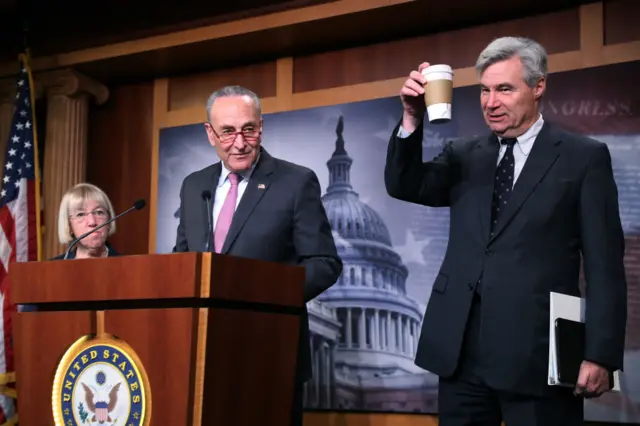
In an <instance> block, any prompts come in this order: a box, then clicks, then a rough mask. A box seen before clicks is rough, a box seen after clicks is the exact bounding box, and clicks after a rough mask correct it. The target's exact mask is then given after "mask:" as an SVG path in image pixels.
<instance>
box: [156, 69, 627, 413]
mask: <svg viewBox="0 0 640 426" xmlns="http://www.w3.org/2000/svg"><path fill="white" fill-rule="evenodd" d="M639 74H640V62H629V63H623V64H618V65H611V66H606V67H598V68H588V69H583V70H578V71H570V72H564V73H556V74H552V75H550V77H549V81H548V91H547V94H546V95H545V97H544V100H543V106H542V113H543V116H544V118H545V120H548V121H551V122H554V123H557V124H559V125H561V126H563V127H564V128H566V129H568V130H571V131H575V132H577V133H581V134H584V135H588V136H591V137H594V138H596V139H599V140H601V141H603V142H606V143H607V144H608V146H609V148H610V151H611V154H612V158H613V166H614V172H615V177H616V181H617V184H618V189H619V199H620V211H621V216H622V222H623V227H624V231H625V234H626V242H627V254H626V258H625V264H626V267H627V278H628V288H629V290H628V294H629V316H628V318H629V319H628V325H627V330H628V331H627V343H626V348H627V352H626V357H625V372H624V373H623V374H622V375H621V386H622V392H621V393H616V394H613V393H612V394H606V395H604V396H603V397H601V398H599V399H596V400H589V401H588V402H587V403H586V408H585V410H586V411H585V412H586V419H587V420H594V421H613V422H629V423H631V422H633V423H637V422H640V192H639V190H640V112H639V109H640V89H638V88H637V87H638V86H637V84H636V81H637V76H638V75H639ZM454 78H455V77H454ZM401 113H402V106H401V104H400V100H399V99H398V98H397V97H392V98H383V99H377V100H371V101H364V102H357V103H349V104H341V105H334V106H328V107H321V108H313V109H306V110H297V111H290V112H282V113H274V114H266V115H265V116H264V136H263V146H264V147H265V149H267V150H268V151H269V153H271V154H272V155H274V156H276V157H279V158H283V159H286V160H289V161H293V162H295V163H298V164H301V165H304V166H307V167H310V168H311V169H313V170H314V171H315V172H316V174H317V175H318V178H319V180H320V183H321V186H322V188H323V201H324V204H325V207H326V210H327V214H328V216H329V219H330V222H331V226H332V229H333V233H334V237H335V240H336V244H337V246H338V250H339V253H340V256H341V257H342V259H343V262H344V271H343V274H342V276H341V278H340V279H339V281H338V282H337V283H336V285H335V286H333V287H332V288H331V289H329V290H328V291H327V292H325V293H324V294H322V295H321V296H319V297H318V298H317V299H316V300H313V301H311V302H309V304H308V305H309V311H310V329H311V334H312V335H311V338H310V345H311V348H312V353H313V370H314V378H313V379H312V380H311V381H310V382H309V383H307V385H306V388H305V395H304V400H305V406H306V407H307V408H308V409H321V410H322V409H325V410H332V411H336V410H350V411H369V412H375V411H381V412H421V413H437V377H436V376H434V375H432V374H431V373H429V372H426V371H424V370H422V369H420V368H418V367H416V366H415V365H414V363H413V358H414V353H415V348H416V343H417V341H418V338H419V332H420V327H421V322H422V316H423V313H424V308H425V306H426V304H427V302H428V300H429V295H430V292H431V285H432V283H433V280H434V278H435V276H436V275H437V272H438V269H439V267H440V264H441V262H442V259H443V256H444V253H445V250H446V246H447V236H448V225H449V214H448V209H445V208H441V209H435V208H429V207H422V206H417V205H412V204H409V203H405V202H401V201H398V200H395V199H392V198H391V197H389V196H388V195H387V194H386V191H385V188H384V178H383V170H384V163H385V156H386V149H387V144H388V140H389V137H390V134H391V131H392V129H393V128H394V127H395V126H396V124H397V123H398V121H399V119H400V116H401ZM487 132H488V130H487V128H486V125H485V124H484V122H483V119H482V114H481V111H480V107H479V89H478V86H469V87H461V88H457V89H455V90H454V100H453V120H452V121H451V122H450V123H448V124H445V125H427V126H426V130H425V138H424V141H423V147H424V159H425V160H428V159H431V158H433V157H434V156H436V155H437V154H438V153H439V152H440V150H441V149H442V146H443V144H444V142H445V141H447V140H451V139H455V138H458V137H463V136H470V135H481V134H485V133H487ZM158 161H159V165H158V170H159V173H158V182H157V185H158V186H157V188H158V191H157V194H158V198H157V210H156V211H157V217H156V236H155V241H156V251H157V252H158V253H168V252H170V251H171V249H172V247H173V245H174V243H175V235H176V227H177V224H178V219H177V217H178V214H177V210H178V207H179V198H178V194H179V190H180V185H181V183H182V180H183V179H184V177H185V176H186V175H188V174H189V173H191V172H193V171H195V170H199V169H201V168H203V167H206V166H208V165H210V164H211V163H212V162H214V161H217V158H216V154H215V150H214V149H213V148H212V147H211V146H210V145H209V143H208V140H207V137H206V134H205V131H204V126H203V125H202V124H197V125H188V126H180V127H170V128H165V129H163V130H162V131H161V133H160V140H159V156H158ZM267 226H268V225H267ZM514 285H517V283H514ZM514 344H516V343H515V342H514Z"/></svg>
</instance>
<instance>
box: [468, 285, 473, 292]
mask: <svg viewBox="0 0 640 426" xmlns="http://www.w3.org/2000/svg"><path fill="white" fill-rule="evenodd" d="M467 288H468V289H469V291H473V284H471V283H468V284H467Z"/></svg>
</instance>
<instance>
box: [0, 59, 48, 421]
mask: <svg viewBox="0 0 640 426" xmlns="http://www.w3.org/2000/svg"><path fill="white" fill-rule="evenodd" d="M33 87H34V86H33V78H32V76H31V70H30V69H29V63H28V55H26V54H25V55H20V71H19V75H18V82H17V93H16V99H15V104H14V106H15V109H14V112H13V120H12V122H11V129H10V130H9V140H8V141H7V151H6V155H5V158H4V165H3V166H4V167H3V170H2V181H1V182H0V185H1V188H2V189H0V225H1V226H0V303H1V305H2V310H1V311H0V316H1V318H0V328H1V330H0V383H2V384H5V383H10V382H13V381H14V380H13V376H14V371H13V368H14V367H13V339H12V325H11V317H12V315H13V313H15V312H16V306H15V305H14V304H13V303H11V298H10V290H11V285H10V283H9V275H8V273H9V266H10V264H11V263H12V262H28V261H36V260H39V259H40V258H41V255H40V247H41V244H40V239H41V236H40V188H39V183H40V176H39V172H40V171H39V164H38V143H37V139H36V136H37V135H36V125H35V113H34V110H35V105H34V93H33ZM1 391H2V394H3V395H0V424H5V422H12V421H15V420H16V419H17V409H16V404H15V401H14V399H13V397H15V396H16V395H15V390H14V389H12V388H8V387H4V388H3V389H1Z"/></svg>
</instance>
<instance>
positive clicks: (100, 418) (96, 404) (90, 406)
mask: <svg viewBox="0 0 640 426" xmlns="http://www.w3.org/2000/svg"><path fill="white" fill-rule="evenodd" d="M81 384H82V387H83V388H84V392H85V402H86V404H87V410H89V412H91V413H93V417H92V418H91V422H92V423H94V422H98V423H99V424H103V423H105V422H109V423H111V422H112V421H113V420H111V416H109V414H110V413H111V412H112V411H113V409H114V408H115V407H116V404H117V403H118V389H120V384H121V382H118V383H116V384H115V385H114V386H113V387H112V388H111V390H110V391H109V394H108V399H107V400H103V399H101V398H98V400H97V401H96V400H95V394H96V393H97V392H95V389H92V388H90V387H89V386H87V385H86V384H85V383H81Z"/></svg>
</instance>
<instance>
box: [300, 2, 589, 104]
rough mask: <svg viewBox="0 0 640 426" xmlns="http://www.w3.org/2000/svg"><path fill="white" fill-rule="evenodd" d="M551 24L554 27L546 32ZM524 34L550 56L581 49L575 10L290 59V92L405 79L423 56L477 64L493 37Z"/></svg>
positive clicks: (463, 64) (436, 60)
mask: <svg viewBox="0 0 640 426" xmlns="http://www.w3.org/2000/svg"><path fill="white" fill-rule="evenodd" d="M550 28H554V29H555V31H549V29H550ZM511 34H513V35H523V36H528V37H532V38H534V39H536V40H538V41H539V42H540V43H542V45H544V46H545V48H546V49H547V51H548V53H549V54H553V53H562V52H570V51H574V50H579V49H580V19H579V13H578V9H571V10H567V11H562V12H557V13H551V14H546V15H540V16H533V17H528V18H523V19H517V20H512V21H505V22H498V23H495V24H491V25H482V26H478V27H473V28H465V29H461V30H457V31H448V32H444V33H438V34H433V35H427V36H422V37H416V38H411V39H404V40H399V41H394V42H387V43H379V44H374V45H370V46H362V47H355V48H351V49H345V50H338V51H333V52H325V53H319V54H315V55H309V56H302V57H296V58H294V62H293V91H294V93H300V92H307V91H312V90H321V89H329V88H333V87H340V86H349V85H353V84H360V83H368V82H372V81H378V80H387V79H391V78H396V77H404V76H405V75H407V74H408V73H409V71H410V70H412V69H415V68H417V65H418V64H419V63H420V62H422V61H425V60H428V61H430V62H431V63H446V64H449V65H451V66H452V67H453V68H454V69H455V68H465V67H470V66H473V65H474V64H475V61H476V59H477V57H478V53H479V52H480V51H481V50H482V49H483V48H484V47H485V46H486V45H487V44H488V43H489V42H490V41H491V40H493V39H494V38H496V37H500V36H504V35H511Z"/></svg>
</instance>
